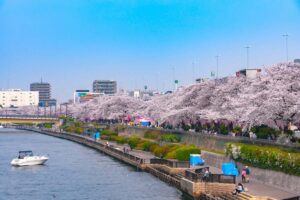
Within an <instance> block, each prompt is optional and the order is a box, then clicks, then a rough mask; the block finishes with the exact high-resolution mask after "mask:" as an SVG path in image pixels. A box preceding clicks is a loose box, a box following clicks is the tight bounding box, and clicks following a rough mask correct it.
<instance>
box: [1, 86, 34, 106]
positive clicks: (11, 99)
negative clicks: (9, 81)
mask: <svg viewBox="0 0 300 200" xmlns="http://www.w3.org/2000/svg"><path fill="white" fill-rule="evenodd" d="M38 103H39V92H34V91H22V90H19V89H12V90H7V91H0V106H2V107H6V108H7V107H22V106H37V105H38Z"/></svg>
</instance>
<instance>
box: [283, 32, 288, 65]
mask: <svg viewBox="0 0 300 200" xmlns="http://www.w3.org/2000/svg"><path fill="white" fill-rule="evenodd" d="M282 36H283V37H285V51H286V62H289V47H288V38H289V35H288V34H287V33H286V34H283V35H282Z"/></svg>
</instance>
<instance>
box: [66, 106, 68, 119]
mask: <svg viewBox="0 0 300 200" xmlns="http://www.w3.org/2000/svg"><path fill="white" fill-rule="evenodd" d="M67 116H68V104H67V103H66V117H67Z"/></svg>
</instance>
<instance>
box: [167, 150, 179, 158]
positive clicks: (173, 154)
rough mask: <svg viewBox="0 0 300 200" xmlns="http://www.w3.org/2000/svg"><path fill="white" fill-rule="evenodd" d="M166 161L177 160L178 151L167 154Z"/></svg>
mask: <svg viewBox="0 0 300 200" xmlns="http://www.w3.org/2000/svg"><path fill="white" fill-rule="evenodd" d="M165 158H166V159H176V151H171V152H169V153H167V155H166V157H165Z"/></svg>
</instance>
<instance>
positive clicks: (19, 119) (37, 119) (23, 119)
mask: <svg viewBox="0 0 300 200" xmlns="http://www.w3.org/2000/svg"><path fill="white" fill-rule="evenodd" d="M59 122H60V119H59V118H58V117H51V116H34V115H0V124H41V123H55V124H58V123H59Z"/></svg>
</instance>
